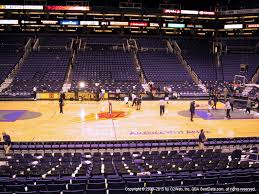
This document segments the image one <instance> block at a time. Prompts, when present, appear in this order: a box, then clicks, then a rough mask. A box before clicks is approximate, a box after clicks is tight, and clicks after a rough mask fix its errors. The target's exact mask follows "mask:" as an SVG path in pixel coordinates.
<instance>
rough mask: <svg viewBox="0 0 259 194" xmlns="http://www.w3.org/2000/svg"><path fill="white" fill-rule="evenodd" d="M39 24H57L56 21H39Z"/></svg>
mask: <svg viewBox="0 0 259 194" xmlns="http://www.w3.org/2000/svg"><path fill="white" fill-rule="evenodd" d="M41 23H43V24H57V23H58V21H56V20H41Z"/></svg>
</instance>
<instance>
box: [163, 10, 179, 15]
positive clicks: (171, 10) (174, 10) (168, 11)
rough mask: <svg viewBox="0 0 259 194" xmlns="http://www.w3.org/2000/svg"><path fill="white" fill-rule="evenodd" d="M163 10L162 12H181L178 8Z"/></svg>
mask: <svg viewBox="0 0 259 194" xmlns="http://www.w3.org/2000/svg"><path fill="white" fill-rule="evenodd" d="M163 12H164V13H174V14H180V13H181V10H179V9H164V10H163Z"/></svg>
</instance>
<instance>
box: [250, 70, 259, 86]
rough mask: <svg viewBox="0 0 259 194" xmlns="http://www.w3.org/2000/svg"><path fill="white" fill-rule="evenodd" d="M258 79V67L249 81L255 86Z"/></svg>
mask: <svg viewBox="0 0 259 194" xmlns="http://www.w3.org/2000/svg"><path fill="white" fill-rule="evenodd" d="M258 78H259V67H258V68H257V70H256V73H255V74H254V75H253V77H252V79H251V83H252V84H255V83H256V82H257V80H258Z"/></svg>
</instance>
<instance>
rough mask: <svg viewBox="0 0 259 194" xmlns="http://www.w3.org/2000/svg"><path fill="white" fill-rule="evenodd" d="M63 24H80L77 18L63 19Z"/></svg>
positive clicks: (61, 22)
mask: <svg viewBox="0 0 259 194" xmlns="http://www.w3.org/2000/svg"><path fill="white" fill-rule="evenodd" d="M60 24H61V25H79V21H76V20H61V21H60Z"/></svg>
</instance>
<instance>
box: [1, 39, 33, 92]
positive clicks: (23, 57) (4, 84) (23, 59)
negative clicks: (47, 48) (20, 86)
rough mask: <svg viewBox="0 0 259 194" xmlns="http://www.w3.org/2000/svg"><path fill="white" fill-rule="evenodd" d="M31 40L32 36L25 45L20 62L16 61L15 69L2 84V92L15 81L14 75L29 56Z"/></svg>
mask: <svg viewBox="0 0 259 194" xmlns="http://www.w3.org/2000/svg"><path fill="white" fill-rule="evenodd" d="M31 41H32V39H31V38H30V39H29V40H28V41H27V43H26V45H25V46H24V53H23V56H22V57H21V58H20V59H19V61H18V63H16V65H15V67H14V68H13V70H12V71H11V73H10V74H9V75H8V76H7V78H6V79H5V81H4V82H3V83H2V84H1V86H0V88H1V90H0V92H2V91H3V90H4V89H6V88H8V87H9V85H10V84H11V83H12V82H13V79H14V77H15V76H16V74H17V72H18V71H19V69H20V68H21V66H22V65H23V63H24V61H25V59H26V58H27V56H28V55H29V53H30V51H31Z"/></svg>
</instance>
